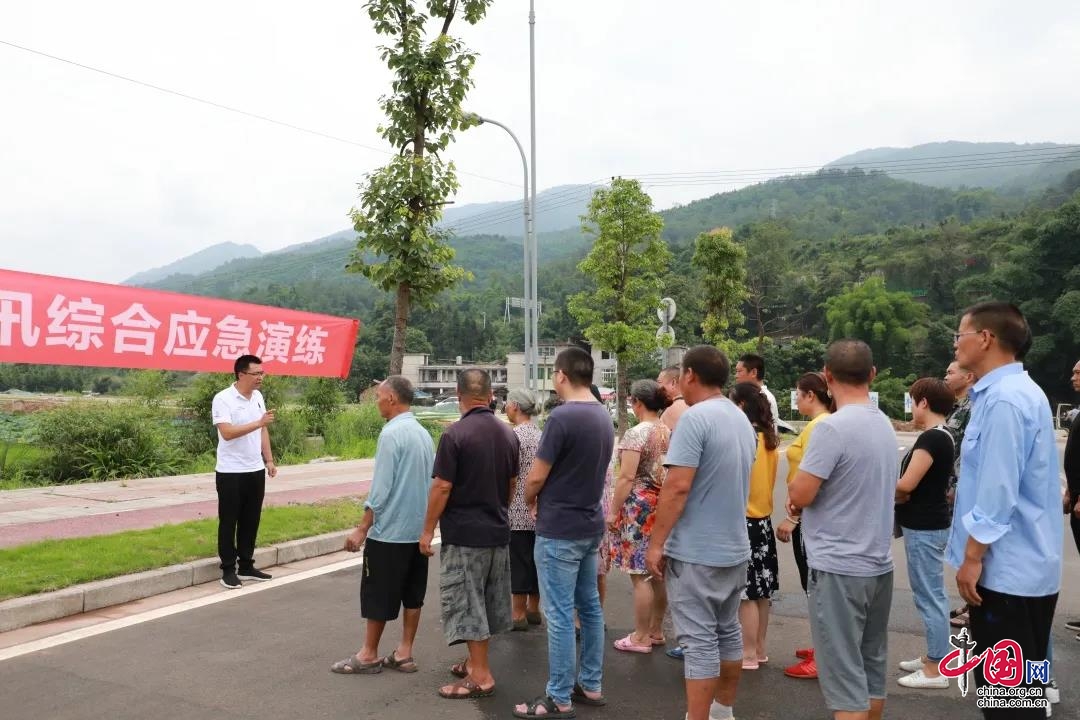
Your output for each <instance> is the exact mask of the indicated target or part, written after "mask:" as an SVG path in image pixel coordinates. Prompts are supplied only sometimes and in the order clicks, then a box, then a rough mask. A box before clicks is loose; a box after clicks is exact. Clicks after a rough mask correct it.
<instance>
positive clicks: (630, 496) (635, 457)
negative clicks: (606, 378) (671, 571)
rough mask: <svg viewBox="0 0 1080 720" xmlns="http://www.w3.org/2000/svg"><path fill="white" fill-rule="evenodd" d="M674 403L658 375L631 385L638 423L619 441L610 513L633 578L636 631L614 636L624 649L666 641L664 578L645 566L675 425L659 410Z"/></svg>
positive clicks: (613, 546) (623, 564) (646, 648)
mask: <svg viewBox="0 0 1080 720" xmlns="http://www.w3.org/2000/svg"><path fill="white" fill-rule="evenodd" d="M670 404H671V401H669V400H668V399H667V394H666V393H664V391H663V388H661V387H660V385H659V384H657V383H656V382H655V381H653V380H638V381H637V382H635V383H634V384H633V386H632V387H631V388H630V407H631V408H632V409H633V411H634V416H635V417H637V419H638V424H637V425H635V426H634V427H633V428H631V429H630V430H628V431H627V432H626V434H625V435H624V436H623V438H622V442H621V443H620V444H619V476H618V480H617V481H616V483H615V491H614V495H613V497H612V500H611V510H610V511H609V513H608V528H609V533H610V552H611V561H612V564H613V565H614V566H615V567H617V568H619V569H620V570H623V571H624V572H626V573H628V574H629V575H630V580H631V581H632V582H633V584H634V631H633V632H631V633H630V634H629V635H627V636H626V637H624V638H620V639H618V640H616V641H615V649H616V650H622V651H623V652H637V653H651V652H652V649H653V646H654V645H663V644H664V637H663V630H662V625H663V621H664V610H665V608H666V607H667V593H666V592H665V590H664V583H663V582H656V581H653V579H652V578H651V577H649V575H648V574H647V573H646V570H645V550H646V549H647V548H648V545H649V536H650V535H651V533H652V527H653V523H654V522H655V521H656V503H657V501H658V500H659V498H660V488H661V486H662V485H663V484H664V477H665V474H666V470H665V469H664V464H663V463H664V455H665V454H666V453H667V449H668V441H669V440H670V439H671V430H669V429H668V427H667V426H666V425H664V424H663V423H661V422H660V416H659V413H660V411H661V410H663V409H664V408H666V407H667V406H668V405H670Z"/></svg>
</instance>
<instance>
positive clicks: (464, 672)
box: [450, 658, 469, 679]
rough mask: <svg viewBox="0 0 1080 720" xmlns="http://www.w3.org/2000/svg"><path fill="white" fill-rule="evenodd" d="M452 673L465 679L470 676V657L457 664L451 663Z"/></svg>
mask: <svg viewBox="0 0 1080 720" xmlns="http://www.w3.org/2000/svg"><path fill="white" fill-rule="evenodd" d="M450 674H451V675H453V676H454V677H459V678H463V679H464V678H467V677H469V659H468V658H466V659H464V660H462V661H461V662H459V663H457V664H455V665H451V666H450Z"/></svg>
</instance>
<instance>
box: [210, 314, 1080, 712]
mask: <svg viewBox="0 0 1080 720" xmlns="http://www.w3.org/2000/svg"><path fill="white" fill-rule="evenodd" d="M954 345H955V355H956V362H954V363H953V364H952V365H950V366H949V368H948V370H947V371H946V373H945V378H944V380H942V379H937V378H922V379H920V380H918V381H917V382H915V383H914V384H913V385H912V386H911V388H910V395H911V398H912V405H913V408H912V415H913V419H914V422H915V424H916V426H917V427H919V428H920V429H921V430H922V432H921V434H920V435H919V436H918V439H917V440H916V441H915V443H914V444H913V446H912V448H911V449H910V450H909V451H908V453H907V454H906V456H905V457H904V458H903V460H902V461H901V462H899V463H898V461H897V460H898V458H897V442H896V434H895V432H894V429H893V426H892V424H891V422H890V421H889V419H888V418H887V417H886V416H885V415H884V413H882V412H881V411H880V410H878V408H877V407H876V405H875V404H873V403H871V400H870V384H871V383H872V382H873V380H874V377H875V374H876V369H875V367H874V362H873V357H872V353H871V350H870V348H869V347H868V346H867V345H866V344H865V343H864V342H861V341H859V340H839V341H836V342H833V343H832V344H831V345H829V347H828V349H827V351H826V355H825V358H824V368H823V370H822V371H820V372H818V371H814V372H807V373H805V374H804V375H802V376H801V377H799V379H798V381H797V383H796V402H797V406H798V410H799V412H800V413H801V414H802V415H803V416H805V417H806V418H807V419H808V421H809V422H808V423H807V424H806V425H805V427H804V428H803V429H802V431H801V433H800V434H799V435H798V437H797V438H796V439H795V440H794V441H793V442H792V443H791V444H790V445H789V446H788V447H787V448H786V451H785V452H786V459H787V464H788V474H787V477H786V489H787V501H786V504H785V507H784V510H785V513H784V515H785V517H784V519H783V520H782V521H781V522H779V523H778V524H777V525H776V527H775V528H774V527H773V524H772V516H773V514H774V507H773V497H774V484H775V481H776V475H777V469H778V465H779V453H780V452H781V451H780V441H779V437H778V434H777V420H778V417H777V410H776V401H775V399H774V398H773V397H772V394H771V393H769V392H768V389H767V388H766V387H765V385H764V379H765V364H764V360H763V359H762V358H761V357H759V356H756V355H745V356H743V357H741V358H739V360H738V362H737V364H736V366H735V368H734V373H732V368H731V366H730V363H729V360H728V358H727V357H726V356H725V354H724V353H723V352H721V351H720V350H718V349H717V348H715V347H712V346H707V345H701V346H697V347H694V348H691V349H689V350H688V351H687V352H686V353H685V356H684V357H683V360H682V363H681V365H680V366H677V367H671V368H665V369H664V370H663V371H661V373H660V375H659V376H658V377H657V378H656V380H639V381H637V382H635V383H633V385H632V386H631V388H630V406H631V409H632V410H633V412H634V415H635V417H636V418H637V420H638V422H637V424H636V425H635V426H634V427H633V428H631V429H630V430H629V431H627V432H626V433H625V434H624V435H623V437H622V438H621V439H619V441H618V444H617V445H616V438H615V435H614V432H613V428H612V422H611V418H610V415H609V413H608V410H607V408H606V407H605V406H604V405H603V404H602V403H601V402H600V401H599V397H598V396H597V395H596V394H595V393H594V390H595V388H594V387H592V386H591V383H592V377H593V363H592V358H591V356H590V355H589V354H588V353H587V352H585V351H583V350H580V349H577V348H570V349H567V350H564V351H563V352H561V353H560V354H559V355H558V356H557V357H556V358H555V365H554V374H553V384H554V388H555V392H556V394H557V396H558V398H559V401H560V402H559V404H558V405H557V407H555V408H554V409H553V410H552V411H551V412H550V414H549V415H548V416H547V418H546V420H545V422H544V424H543V429H542V430H541V428H540V427H538V426H537V425H536V423H535V422H534V420H535V418H536V417H537V415H538V414H539V411H540V407H539V404H538V403H537V401H536V398H535V397H534V396H533V395H532V394H531V393H529V392H526V391H524V390H521V389H515V390H511V391H510V392H509V393H508V395H507V400H506V415H507V418H508V419H509V421H510V424H507V423H505V422H503V421H502V420H501V419H499V418H497V417H496V416H495V414H494V413H493V411H492V409H491V407H490V401H491V398H492V388H491V382H490V378H489V377H488V375H487V373H485V372H484V371H482V370H478V369H467V370H464V371H463V372H461V373H460V375H459V379H458V386H457V389H458V397H459V404H460V408H461V418H460V420H458V421H457V422H455V423H454V424H452V425H451V426H450V427H449V428H447V430H446V431H445V432H444V433H443V435H442V438H441V440H440V441H439V445H438V448H437V449H436V448H434V447H433V442H432V439H431V436H430V435H429V434H428V433H427V432H426V431H425V430H424V428H423V427H422V426H421V425H420V424H419V422H417V420H416V419H415V418H414V417H413V416H412V413H411V412H410V406H411V404H412V401H413V396H414V391H413V388H412V386H411V384H410V383H409V381H408V380H407V379H405V378H404V377H401V376H392V377H390V378H387V379H386V380H385V381H384V382H382V383H381V384H380V385H379V386H378V388H377V391H376V399H377V405H378V408H379V412H380V414H381V415H382V416H383V418H385V419H386V421H387V422H386V425H385V426H384V428H383V430H382V432H381V434H380V436H379V440H378V448H377V452H376V457H375V471H374V476H373V479H372V483H371V489H370V493H369V495H368V496H367V499H366V501H365V505H364V507H365V510H364V515H363V518H362V520H361V522H360V523H359V525H358V527H357V528H356V529H355V530H354V531H353V532H352V533H351V534H350V535H349V536H348V538H347V540H346V548H347V549H349V550H352V551H360V550H362V551H363V555H364V562H363V572H362V580H361V592H360V599H361V615H362V617H363V618H364V619H365V621H366V631H365V634H364V642H363V647H362V648H361V649H360V650H359V651H358V652H356V653H355V654H353V655H350V656H349V657H347V658H345V659H343V660H341V661H339V662H337V663H334V664H333V666H332V668H331V669H332V670H333V672H336V673H342V674H375V673H379V672H382V671H383V670H385V669H389V670H395V671H399V672H406V673H411V672H416V671H417V669H418V666H417V662H416V660H415V659H414V657H413V643H414V640H415V637H416V633H417V629H418V627H419V622H420V613H421V608H422V606H423V604H424V600H425V595H426V588H427V581H428V560H429V558H430V557H432V556H433V555H434V553H435V549H434V546H435V545H436V544H439V545H440V546H441V547H440V549H439V565H440V567H439V590H440V605H441V619H442V627H443V631H444V633H445V636H446V641H447V643H448V644H449V645H458V644H463V645H464V646H465V649H466V656H465V657H464V658H463V659H462V660H461V661H460V662H458V663H456V664H454V665H453V666H452V667H451V668H450V672H451V673H452V674H453V675H454V676H456V677H457V680H456V681H455V682H452V683H448V684H446V685H444V686H443V687H441V688H439V691H438V693H439V695H440V696H441V697H443V698H447V699H463V698H480V697H487V696H490V695H492V694H494V693H495V688H496V678H495V676H494V673H493V670H492V667H491V665H490V663H489V661H488V647H489V643H490V642H491V639H492V637H493V636H495V635H498V634H500V633H504V632H511V631H527V630H529V629H530V627H532V626H539V625H546V632H547V640H548V680H547V683H546V686H545V687H544V688H543V690H542V692H540V693H539V694H538V695H537V696H536V697H535V698H533V699H530V700H528V701H526V702H521V703H519V704H517V705H515V706H514V707H513V714H514V716H516V717H522V718H533V717H548V718H571V717H574V716H575V709H574V708H575V706H576V705H603V704H605V702H606V700H605V697H604V694H603V682H602V681H603V663H604V652H605V646H606V641H605V624H604V611H603V607H602V598H603V588H604V583H603V577H604V573H605V572H606V570H607V568H608V567H609V566H610V567H611V568H613V569H615V570H618V571H621V572H625V573H627V574H628V575H629V576H630V579H631V582H632V586H633V630H632V631H631V632H629V633H628V634H626V635H625V636H624V637H620V638H618V639H616V640H615V641H614V643H613V646H614V649H615V650H616V651H621V652H626V653H651V652H653V651H654V649H655V648H663V647H664V646H665V645H666V644H667V642H668V638H666V637H665V634H664V629H665V627H666V622H665V617H670V620H671V624H672V626H673V627H674V632H675V636H676V638H675V640H676V643H675V646H674V647H671V648H670V649H669V650H668V651H667V652H668V654H669V655H671V656H673V657H679V658H681V659H682V661H683V674H684V679H685V691H686V705H687V718H688V720H706V718H709V719H711V720H729V719H730V718H732V717H733V707H734V706H735V703H736V694H737V687H738V682H739V678H740V675H741V673H743V672H753V671H756V670H758V669H759V668H761V666H762V665H764V664H766V663H768V662H769V655H768V651H767V645H766V642H767V630H768V623H769V609H770V605H771V601H772V599H773V598H774V597H775V595H776V593H777V592H778V590H779V562H778V556H777V541H779V542H780V543H781V544H790V545H791V547H792V550H793V555H794V559H795V562H796V565H797V566H798V569H799V578H800V583H801V585H802V589H803V591H804V592H805V594H806V598H807V607H808V614H809V618H810V630H811V637H812V640H813V644H812V646H808V647H804V648H799V649H796V650H795V655H796V656H797V658H798V660H799V661H798V662H797V663H795V664H793V665H791V666H790V667H788V668H787V669H786V670H785V674H787V675H788V676H790V677H793V678H800V679H817V680H818V682H819V684H820V688H821V692H822V695H823V697H824V701H825V705H826V706H827V707H828V708H829V710H830V711H832V712H833V714H834V716H835V717H836V718H844V719H847V718H880V717H881V715H882V712H883V709H884V704H885V696H886V685H887V645H888V643H887V640H888V625H889V615H890V610H891V607H892V596H893V558H892V545H893V539H894V537H902V538H903V547H904V553H905V556H906V560H907V563H906V564H907V571H908V576H909V580H910V586H911V589H912V595H913V598H914V603H915V607H916V609H917V611H918V613H919V616H920V617H921V619H922V621H923V624H924V627H925V635H926V652H925V654H923V655H921V656H920V657H918V658H915V659H912V660H907V661H904V662H902V663H900V667H901V669H902V670H903V671H904V672H905V673H906V674H904V675H903V676H901V677H900V678H899V679H898V682H899V683H900V684H901V685H903V686H906V687H912V688H920V689H928V690H929V689H937V688H947V687H949V679H948V678H947V677H946V676H945V675H943V674H942V672H941V663H942V660H943V659H945V658H946V656H947V655H948V654H949V652H950V650H951V646H950V635H949V633H950V631H949V624H950V622H952V623H953V624H954V625H957V624H965V623H966V624H967V625H968V626H969V628H970V633H971V639H972V640H973V641H974V643H975V647H976V648H977V650H976V651H978V650H980V649H984V648H986V647H990V646H993V645H994V644H995V643H997V642H998V641H1000V640H1006V639H1007V640H1011V641H1013V642H1014V643H1016V647H1018V648H1019V650H1020V652H1022V656H1023V659H1024V660H1028V661H1035V662H1040V661H1043V660H1048V659H1050V658H1049V656H1050V654H1051V652H1052V651H1051V648H1050V642H1049V639H1050V626H1051V622H1052V619H1053V615H1054V609H1055V605H1056V601H1057V593H1058V590H1059V587H1060V578H1061V563H1062V547H1061V546H1062V542H1063V523H1062V521H1061V517H1060V515H1059V513H1060V512H1061V511H1062V510H1064V512H1065V514H1068V515H1069V516H1070V517H1071V523H1072V530H1073V533H1074V536H1075V538H1076V541H1077V547H1078V549H1080V440H1076V437H1077V436H1078V435H1080V433H1078V432H1071V433H1070V437H1069V441H1068V444H1067V446H1066V452H1065V456H1066V457H1065V470H1066V476H1067V480H1068V488H1067V490H1066V491H1065V492H1064V493H1062V490H1061V488H1060V485H1059V482H1058V456H1057V445H1056V437H1055V435H1054V428H1053V424H1052V418H1051V412H1050V407H1049V403H1048V401H1047V398H1046V396H1045V394H1044V393H1043V392H1042V390H1040V389H1039V387H1038V386H1037V385H1036V384H1035V383H1034V382H1033V381H1032V380H1031V378H1030V377H1029V376H1028V375H1027V373H1026V372H1024V370H1023V366H1022V364H1021V361H1022V359H1023V357H1024V355H1025V353H1026V352H1027V350H1028V348H1029V347H1030V345H1031V333H1030V331H1029V329H1028V326H1027V323H1026V321H1025V319H1024V317H1023V315H1022V314H1021V313H1020V311H1019V310H1018V309H1017V308H1016V307H1014V306H1012V305H1009V304H1006V303H995V302H991V303H983V304H980V305H976V306H974V307H972V308H970V309H968V310H967V311H965V313H964V314H963V316H962V318H961V320H960V323H959V327H958V329H957V331H956V333H955V336H954ZM242 360H244V362H243V363H241V362H240V361H238V364H237V373H236V377H237V383H236V384H235V385H234V386H232V387H230V388H229V389H226V390H225V391H223V392H222V393H221V394H219V396H218V397H217V398H215V401H214V419H215V424H217V426H218V428H219V432H220V435H221V444H220V446H219V468H218V471H219V472H218V490H219V494H220V496H221V520H222V522H221V529H220V532H219V550H220V554H221V558H222V570H223V579H222V582H223V584H224V585H225V586H226V587H235V586H238V585H239V582H240V580H239V579H238V575H237V572H236V568H237V565H236V564H237V563H239V578H240V579H253V580H260V579H267V578H268V577H269V576H267V575H265V574H264V573H261V572H260V571H257V570H255V568H254V565H253V561H252V556H253V549H254V536H255V531H257V527H258V514H257V511H253V510H252V509H251V508H253V507H256V506H257V505H261V502H259V503H256V502H255V495H257V494H261V485H259V483H256V482H254V480H259V481H260V482H265V475H263V474H261V473H262V472H263V468H262V467H261V465H262V462H261V461H267V465H266V467H265V471H268V472H269V473H270V474H271V475H272V474H273V472H274V470H275V468H274V467H273V465H272V454H271V450H270V447H269V441H268V436H267V435H266V432H265V429H266V426H267V425H268V424H269V423H271V422H273V416H272V414H268V413H266V411H265V407H264V406H263V405H262V399H261V395H259V393H258V389H257V388H258V384H259V382H260V381H261V379H262V375H261V370H260V369H259V364H258V358H243V359H242ZM241 365H242V366H243V367H241ZM732 374H734V381H735V382H734V385H733V386H732V387H731V388H730V389H729V388H728V386H729V380H730V379H731V377H730V376H731V375H732ZM1073 384H1074V387H1075V388H1076V389H1077V390H1078V391H1080V363H1077V366H1076V368H1074V371H1073ZM1078 425H1080V420H1078V421H1075V422H1074V423H1073V428H1072V429H1073V430H1074V431H1075V429H1076V427H1077V426H1078ZM256 465H259V466H260V467H259V468H256V467H255V466H256ZM613 467H614V468H616V469H615V471H614V472H613V471H612V468H613ZM256 474H259V475H260V477H259V478H254V479H253V477H251V478H249V477H248V476H249V475H251V476H254V475H256ZM1063 495H1064V497H1063ZM436 526H438V527H439V530H440V539H439V541H437V542H436V540H435V532H436ZM946 563H947V564H948V565H950V566H952V567H953V568H955V569H956V574H955V580H956V586H957V588H958V590H959V593H960V595H961V597H962V598H963V600H964V601H965V603H966V606H965V607H963V608H960V609H956V610H953V611H952V613H951V615H952V617H951V618H950V608H949V604H948V593H947V591H946V582H947V580H946V573H945V569H944V565H945V564H946ZM1021 568H1022V569H1023V571H1022V572H1021V571H1020V569H1021ZM260 576H263V577H260ZM402 612H403V613H404V620H403V623H402V634H401V639H400V641H399V642H398V644H397V645H396V647H395V648H394V650H393V651H392V652H390V653H388V654H386V655H381V654H380V651H379V644H380V641H381V638H382V635H383V633H384V631H385V628H386V624H387V623H388V622H390V621H393V620H396V619H397V618H398V616H399V615H400V614H401V613H402ZM1070 627H1074V628H1075V629H1077V630H1080V623H1076V622H1073V623H1072V624H1071V625H1070ZM1077 637H1078V639H1080V635H1078V636H1077ZM1048 667H1049V666H1048ZM975 679H976V684H977V685H978V686H979V687H982V686H984V685H986V684H987V682H988V680H987V678H986V677H985V676H984V673H983V669H982V666H980V667H978V668H976V669H975ZM1022 684H1024V685H1026V686H1029V687H1032V688H1040V689H1041V691H1042V692H1044V693H1045V697H1047V698H1048V699H1050V700H1054V701H1056V700H1057V698H1056V686H1054V685H1053V684H1052V676H1051V675H1049V673H1047V674H1046V676H1045V677H1030V676H1025V677H1024V678H1023V683H1022ZM983 712H984V714H985V716H986V717H988V718H993V717H1018V718H1020V717H1041V716H1042V715H1043V713H1044V712H1045V713H1046V714H1049V706H1047V709H1046V710H1044V709H1042V708H1029V709H1025V710H1020V709H1016V708H1009V709H997V708H989V707H988V708H985V709H984V711H983Z"/></svg>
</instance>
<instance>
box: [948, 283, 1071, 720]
mask: <svg viewBox="0 0 1080 720" xmlns="http://www.w3.org/2000/svg"><path fill="white" fill-rule="evenodd" d="M953 341H954V345H955V348H956V361H957V362H958V363H960V365H961V366H962V367H965V368H967V369H969V370H971V371H972V372H973V373H974V374H975V376H976V377H977V378H978V382H976V383H975V386H974V387H972V389H971V406H972V409H971V419H970V420H969V421H968V426H967V431H966V432H965V434H964V442H963V449H962V452H961V456H960V481H959V484H958V486H957V492H956V506H955V509H954V515H953V525H952V532H951V535H950V537H949V546H948V551H947V555H946V559H947V561H948V563H949V564H950V565H952V566H953V567H955V568H957V573H956V584H957V587H958V589H959V591H960V595H961V596H962V597H963V598H964V600H966V601H967V603H968V605H969V606H970V607H971V611H970V614H971V633H972V639H974V640H975V642H976V643H977V645H976V647H975V652H976V653H980V652H982V651H983V650H986V649H987V648H989V647H992V646H993V645H994V644H995V643H997V642H998V641H999V640H1005V639H1009V640H1014V641H1015V642H1016V643H1018V644H1019V646H1020V648H1021V650H1022V652H1023V659H1024V660H1025V661H1026V660H1032V661H1036V662H1038V661H1042V660H1045V659H1046V653H1047V644H1048V641H1049V637H1050V625H1051V622H1052V620H1053V616H1054V607H1055V605H1056V604H1057V596H1058V591H1059V589H1060V587H1061V554H1062V553H1061V548H1062V542H1063V540H1064V529H1063V523H1062V519H1061V489H1060V487H1059V483H1058V455H1057V439H1056V438H1055V437H1054V426H1053V421H1052V415H1051V412H1050V404H1049V402H1048V401H1047V399H1046V395H1045V394H1044V393H1043V391H1042V390H1041V389H1040V388H1039V386H1038V385H1036V384H1035V382H1034V381H1033V380H1032V379H1031V378H1030V377H1029V376H1028V374H1027V372H1025V371H1024V366H1023V365H1022V364H1021V362H1020V360H1022V359H1023V357H1024V355H1025V354H1026V353H1027V351H1028V349H1029V348H1030V347H1031V331H1030V330H1029V328H1028V324H1027V321H1026V320H1025V319H1024V316H1023V314H1022V313H1021V312H1020V310H1019V309H1017V308H1016V306H1014V305H1011V304H1009V303H1002V302H986V303H980V304H978V305H975V306H974V307H972V308H970V309H968V310H967V311H966V312H965V313H964V316H963V318H962V319H961V320H960V327H959V329H958V330H957V332H956V334H955V336H954V338H953ZM983 667H984V666H983V665H981V664H980V665H979V667H978V669H977V671H976V675H975V679H976V684H977V685H978V686H980V687H981V686H983V685H986V684H987V680H986V678H985V676H984V675H983V672H982V669H983ZM1024 671H1025V668H1024V667H1023V665H1021V666H1020V668H1019V672H1020V673H1021V674H1022V675H1023V674H1024ZM1024 680H1025V681H1026V680H1027V678H1024ZM1025 684H1035V685H1038V683H1034V682H1033V683H1025ZM983 715H984V717H986V718H994V717H1010V718H1027V717H1031V718H1041V717H1044V715H1045V711H1044V710H1043V709H1042V708H1030V709H1017V708H1009V709H991V708H986V709H984V710H983Z"/></svg>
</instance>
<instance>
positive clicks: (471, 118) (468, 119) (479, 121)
mask: <svg viewBox="0 0 1080 720" xmlns="http://www.w3.org/2000/svg"><path fill="white" fill-rule="evenodd" d="M461 119H462V121H463V123H464V124H465V125H483V124H484V118H483V117H481V116H480V115H478V114H477V113H474V112H464V113H461Z"/></svg>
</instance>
